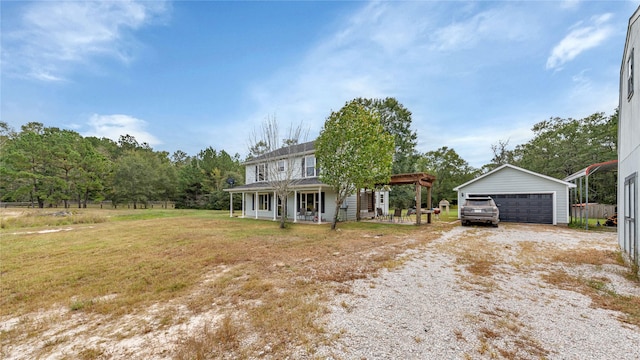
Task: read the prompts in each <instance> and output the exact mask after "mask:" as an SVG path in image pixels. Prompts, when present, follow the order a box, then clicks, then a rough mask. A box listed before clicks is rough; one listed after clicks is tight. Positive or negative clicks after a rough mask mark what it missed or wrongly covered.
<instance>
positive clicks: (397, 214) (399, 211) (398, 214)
mask: <svg viewBox="0 0 640 360" xmlns="http://www.w3.org/2000/svg"><path fill="white" fill-rule="evenodd" d="M393 219H398V222H401V221H402V209H399V208H396V209H395V210H394V211H393V218H392V220H393Z"/></svg>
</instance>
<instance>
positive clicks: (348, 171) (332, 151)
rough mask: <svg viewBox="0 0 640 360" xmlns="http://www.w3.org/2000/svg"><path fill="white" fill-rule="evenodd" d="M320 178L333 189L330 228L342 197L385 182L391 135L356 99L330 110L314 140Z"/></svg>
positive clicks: (391, 157) (373, 113) (391, 141)
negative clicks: (332, 213)
mask: <svg viewBox="0 0 640 360" xmlns="http://www.w3.org/2000/svg"><path fill="white" fill-rule="evenodd" d="M315 145H316V159H317V161H318V165H319V168H320V169H321V172H320V180H321V181H322V182H323V183H325V184H327V185H329V186H331V188H332V189H333V190H334V191H335V193H336V209H335V216H334V218H333V222H332V223H331V229H332V230H335V229H336V224H337V221H338V213H339V210H340V206H341V205H342V203H343V202H344V200H345V199H346V198H347V197H348V196H349V195H351V194H353V193H354V192H355V191H356V189H360V188H374V187H375V185H376V184H380V183H386V182H388V181H389V178H390V176H391V167H392V163H393V149H394V140H393V136H392V135H391V134H389V133H388V132H386V131H385V130H384V128H383V127H382V125H381V124H380V118H379V115H378V114H377V113H376V112H372V111H370V110H367V109H366V108H365V107H363V106H362V105H360V104H359V103H358V101H357V100H353V101H351V102H348V103H347V104H346V105H345V106H344V107H342V109H340V110H339V111H337V112H332V113H331V115H330V116H329V117H328V118H327V120H326V121H325V123H324V126H323V128H322V131H321V132H320V136H319V137H318V139H317V140H316V144H315Z"/></svg>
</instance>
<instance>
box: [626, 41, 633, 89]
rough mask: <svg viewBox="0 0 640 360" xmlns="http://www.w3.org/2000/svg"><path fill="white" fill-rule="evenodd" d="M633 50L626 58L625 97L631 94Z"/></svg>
mask: <svg viewBox="0 0 640 360" xmlns="http://www.w3.org/2000/svg"><path fill="white" fill-rule="evenodd" d="M633 50H634V49H631V55H629V58H628V59H627V99H630V98H631V96H633Z"/></svg>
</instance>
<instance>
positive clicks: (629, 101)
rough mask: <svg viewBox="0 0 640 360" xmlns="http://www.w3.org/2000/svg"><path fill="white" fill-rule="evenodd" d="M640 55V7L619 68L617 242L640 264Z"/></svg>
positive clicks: (630, 23)
mask: <svg viewBox="0 0 640 360" xmlns="http://www.w3.org/2000/svg"><path fill="white" fill-rule="evenodd" d="M639 51H640V7H638V8H637V9H636V11H635V12H634V13H633V15H631V18H630V19H629V27H628V30H627V39H626V42H625V45H624V52H623V55H622V66H621V67H620V105H619V111H620V112H619V113H618V242H619V243H620V247H621V248H622V249H623V250H624V251H625V252H626V253H627V254H628V255H629V257H630V258H631V260H632V261H634V262H635V263H636V264H640V240H639V239H640V234H639V233H640V219H639V218H638V211H639V210H640V209H639V207H640V206H639V205H638V204H639V202H638V196H639V195H638V194H640V190H639V189H638V186H639V185H640V184H639V181H638V179H640V82H639V81H638V75H639V74H638V71H637V69H636V64H637V61H636V60H635V58H638V59H639V60H640V54H639V56H636V53H637V52H639Z"/></svg>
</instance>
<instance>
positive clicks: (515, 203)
mask: <svg viewBox="0 0 640 360" xmlns="http://www.w3.org/2000/svg"><path fill="white" fill-rule="evenodd" d="M573 187H575V185H574V184H571V183H568V182H566V181H562V180H559V179H556V178H553V177H550V176H546V175H542V174H538V173H535V172H533V171H529V170H525V169H522V168H519V167H517V166H514V165H510V164H506V165H502V166H500V167H498V168H496V169H494V170H492V171H490V172H488V173H486V174H483V175H482V176H479V177H477V178H475V179H473V180H471V181H469V182H466V183H464V184H462V185H460V186H458V187H456V188H454V189H453V190H455V191H457V192H458V204H463V203H464V199H465V198H469V197H473V196H490V197H491V198H493V200H494V201H495V202H496V204H497V205H498V208H499V209H500V221H501V222H522V223H537V224H553V225H557V224H568V223H569V188H573ZM458 218H460V212H458Z"/></svg>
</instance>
